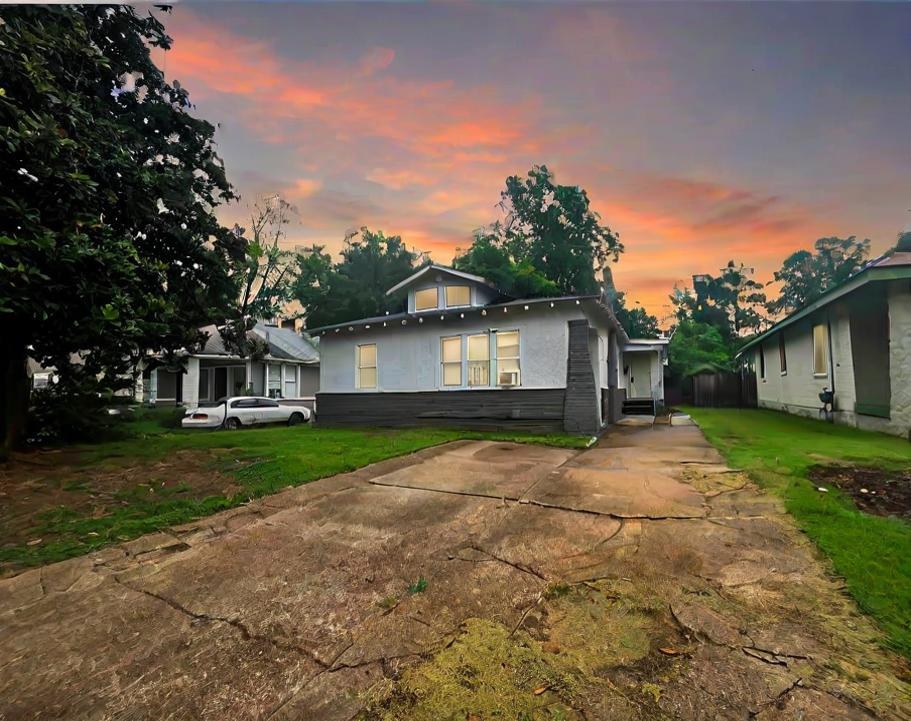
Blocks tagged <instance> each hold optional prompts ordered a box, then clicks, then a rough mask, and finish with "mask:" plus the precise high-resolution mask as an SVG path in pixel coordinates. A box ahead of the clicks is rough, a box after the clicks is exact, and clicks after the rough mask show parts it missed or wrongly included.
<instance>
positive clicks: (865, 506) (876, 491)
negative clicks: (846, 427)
mask: <svg viewBox="0 0 911 721" xmlns="http://www.w3.org/2000/svg"><path fill="white" fill-rule="evenodd" d="M807 475H808V477H809V479H810V480H811V481H812V482H813V483H815V484H816V485H817V486H822V487H825V486H826V485H833V486H835V487H836V488H838V489H839V490H841V491H843V492H844V493H846V494H847V495H848V496H850V497H851V499H852V500H853V501H854V503H855V504H856V505H857V507H858V508H859V509H860V510H862V511H865V512H866V513H872V514H874V515H876V516H898V517H900V518H905V519H909V520H911V470H905V471H886V470H883V469H881V468H869V467H863V466H839V465H830V466H821V465H820V466H813V467H812V468H810V470H809V472H808V474H807Z"/></svg>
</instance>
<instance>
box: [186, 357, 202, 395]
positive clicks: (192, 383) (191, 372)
mask: <svg viewBox="0 0 911 721" xmlns="http://www.w3.org/2000/svg"><path fill="white" fill-rule="evenodd" d="M183 404H184V405H185V406H188V407H191V408H195V407H196V406H197V405H199V358H192V357H191V358H187V372H186V373H185V374H184V379H183Z"/></svg>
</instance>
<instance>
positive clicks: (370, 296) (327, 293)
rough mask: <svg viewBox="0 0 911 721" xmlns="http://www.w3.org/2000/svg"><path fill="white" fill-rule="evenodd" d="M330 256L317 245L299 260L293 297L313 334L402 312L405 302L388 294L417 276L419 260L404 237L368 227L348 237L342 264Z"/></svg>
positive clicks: (323, 248) (322, 247)
mask: <svg viewBox="0 0 911 721" xmlns="http://www.w3.org/2000/svg"><path fill="white" fill-rule="evenodd" d="M324 251H325V247H324V246H317V245H315V246H313V247H312V248H310V249H308V250H307V251H305V252H303V253H301V254H299V256H298V268H297V279H296V281H295V283H294V289H293V295H294V297H295V298H296V299H297V300H298V301H300V303H301V305H303V306H304V309H305V317H306V323H307V327H308V328H316V327H319V326H322V325H331V324H333V323H343V322H345V321H348V320H355V319H356V318H370V317H373V316H379V315H382V314H383V313H385V312H386V311H390V312H392V311H398V310H401V308H402V306H403V298H402V297H401V296H398V297H389V296H387V295H386V291H387V290H388V289H389V288H391V287H392V286H394V285H396V284H397V283H399V282H400V281H402V280H404V279H405V278H407V277H408V276H409V275H411V274H412V273H413V272H414V262H415V260H416V258H417V256H416V254H415V253H412V252H410V251H409V250H408V249H407V248H406V247H405V244H404V243H403V242H402V239H401V237H400V236H398V235H391V236H386V235H384V234H383V232H382V231H376V232H374V231H371V230H369V229H368V228H366V227H362V228H360V229H359V230H357V231H355V232H353V233H350V234H349V235H347V236H346V237H345V245H344V247H343V248H342V251H341V259H340V260H339V262H338V263H333V262H332V258H331V256H329V254H327V253H325V252H324Z"/></svg>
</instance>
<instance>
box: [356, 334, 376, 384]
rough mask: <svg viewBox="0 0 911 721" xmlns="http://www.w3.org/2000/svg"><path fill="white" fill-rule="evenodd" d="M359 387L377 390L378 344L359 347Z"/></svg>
mask: <svg viewBox="0 0 911 721" xmlns="http://www.w3.org/2000/svg"><path fill="white" fill-rule="evenodd" d="M357 387H358V388H376V343H367V344H365V345H359V346H358V347H357Z"/></svg>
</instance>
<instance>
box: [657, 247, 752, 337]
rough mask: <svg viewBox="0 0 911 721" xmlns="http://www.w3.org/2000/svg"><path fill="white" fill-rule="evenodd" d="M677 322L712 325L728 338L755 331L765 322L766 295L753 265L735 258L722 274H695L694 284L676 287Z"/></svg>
mask: <svg viewBox="0 0 911 721" xmlns="http://www.w3.org/2000/svg"><path fill="white" fill-rule="evenodd" d="M671 302H672V303H673V305H674V314H675V316H676V317H677V320H678V322H682V321H685V320H691V321H695V322H697V323H704V324H708V325H712V326H714V327H715V328H717V329H718V331H719V333H721V335H722V337H723V338H725V339H729V338H736V337H739V336H742V335H744V334H748V333H755V332H757V331H759V330H760V329H761V328H762V325H763V324H764V323H765V322H766V321H765V317H764V315H763V313H762V311H763V309H764V307H765V302H766V297H765V292H764V291H763V285H762V283H760V282H758V281H756V280H754V279H753V269H752V268H748V267H746V266H745V265H744V264H743V263H740V264H737V263H735V262H734V261H733V260H731V261H729V262H728V264H727V265H726V266H725V267H724V268H722V269H721V274H720V275H718V276H713V275H711V274H702V275H694V276H693V288H692V290H691V289H689V288H682V289H681V288H674V291H673V293H672V294H671Z"/></svg>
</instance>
